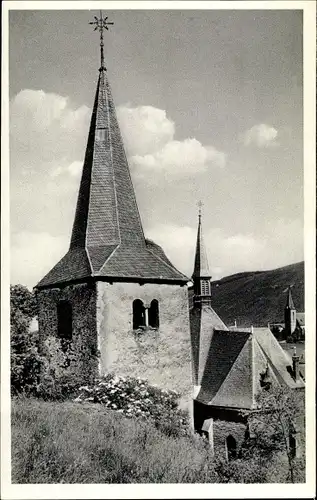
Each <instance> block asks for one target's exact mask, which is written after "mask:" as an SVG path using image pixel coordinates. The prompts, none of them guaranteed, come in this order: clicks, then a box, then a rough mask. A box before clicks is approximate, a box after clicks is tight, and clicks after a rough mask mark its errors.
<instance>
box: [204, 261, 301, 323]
mask: <svg viewBox="0 0 317 500" xmlns="http://www.w3.org/2000/svg"><path fill="white" fill-rule="evenodd" d="M288 285H293V288H292V296H293V299H294V303H295V307H296V308H297V310H298V311H304V263H303V262H299V263H297V264H291V265H290V266H285V267H281V268H279V269H274V270H272V271H259V272H246V273H239V274H234V275H232V276H228V277H226V278H223V279H221V280H219V281H214V282H212V306H213V308H214V309H215V311H216V312H217V313H218V314H219V316H220V317H221V318H222V319H223V320H224V322H225V323H226V324H227V325H232V324H233V323H234V320H235V319H236V320H237V323H238V326H250V325H251V324H253V325H254V326H266V325H267V323H268V322H269V321H270V322H273V321H278V320H282V321H283V314H284V306H285V303H286V293H287V287H288Z"/></svg>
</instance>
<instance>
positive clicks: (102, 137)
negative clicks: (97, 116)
mask: <svg viewBox="0 0 317 500" xmlns="http://www.w3.org/2000/svg"><path fill="white" fill-rule="evenodd" d="M96 139H97V141H100V142H101V141H103V142H104V143H105V146H106V147H107V146H108V144H109V132H108V129H107V128H97V130H96Z"/></svg>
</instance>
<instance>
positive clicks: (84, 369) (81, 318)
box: [37, 284, 98, 380]
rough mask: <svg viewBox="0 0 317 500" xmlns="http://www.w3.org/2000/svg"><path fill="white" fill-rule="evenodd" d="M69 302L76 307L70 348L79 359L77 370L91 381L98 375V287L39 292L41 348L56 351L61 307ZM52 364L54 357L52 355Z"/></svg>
mask: <svg viewBox="0 0 317 500" xmlns="http://www.w3.org/2000/svg"><path fill="white" fill-rule="evenodd" d="M61 300H67V301H69V302H70V303H71V305H72V318H73V321H72V323H73V335H72V342H71V344H70V347H71V349H73V350H74V351H75V352H76V353H78V355H77V356H76V360H75V361H76V370H78V375H79V374H84V375H87V380H88V379H89V378H90V376H92V375H93V374H94V375H95V374H96V373H97V368H98V365H97V360H96V352H97V329H96V286H95V285H94V284H92V285H87V284H77V285H69V286H66V287H63V288H51V289H46V290H40V291H38V292H37V301H38V323H39V344H40V348H42V349H43V348H45V347H46V348H48V349H51V350H53V347H54V348H55V347H56V345H57V344H56V342H55V340H56V339H57V334H58V332H57V328H58V322H57V321H58V320H57V304H58V302H59V301H61ZM51 354H52V356H51V362H52V363H53V364H54V356H53V353H51Z"/></svg>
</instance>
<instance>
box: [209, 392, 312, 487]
mask: <svg viewBox="0 0 317 500" xmlns="http://www.w3.org/2000/svg"><path fill="white" fill-rule="evenodd" d="M247 418H248V428H249V432H250V438H249V439H248V440H247V441H246V442H245V443H244V446H243V447H242V449H241V451H240V455H239V458H238V459H237V460H235V461H234V462H231V463H230V464H229V465H230V467H229V465H228V464H222V476H223V477H226V478H227V480H228V481H233V482H241V483H243V482H272V483H273V482H283V483H284V482H293V483H294V482H303V481H305V456H304V450H305V444H304V394H303V393H302V392H300V391H294V390H291V389H286V388H285V387H275V386H272V387H271V388H270V389H269V390H263V391H262V392H261V393H260V394H259V396H258V398H257V409H256V410H253V411H251V413H249V414H248V415H247ZM292 435H293V436H296V438H297V445H298V446H299V447H300V451H301V455H300V456H297V457H295V456H293V453H292V449H291V446H290V436H292ZM218 472H219V471H218Z"/></svg>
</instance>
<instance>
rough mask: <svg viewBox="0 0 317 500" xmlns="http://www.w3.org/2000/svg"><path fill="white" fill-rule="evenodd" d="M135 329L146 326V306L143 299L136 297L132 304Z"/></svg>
mask: <svg viewBox="0 0 317 500" xmlns="http://www.w3.org/2000/svg"><path fill="white" fill-rule="evenodd" d="M132 312H133V330H136V329H137V328H140V327H142V326H145V308H144V304H143V302H142V300H140V299H136V300H134V301H133V304H132Z"/></svg>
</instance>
